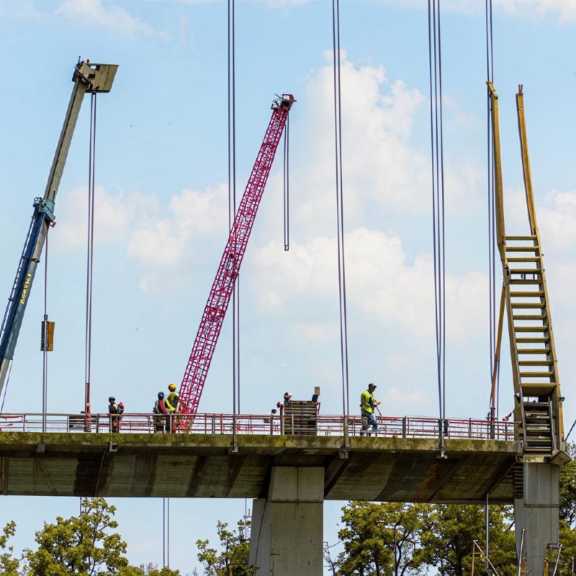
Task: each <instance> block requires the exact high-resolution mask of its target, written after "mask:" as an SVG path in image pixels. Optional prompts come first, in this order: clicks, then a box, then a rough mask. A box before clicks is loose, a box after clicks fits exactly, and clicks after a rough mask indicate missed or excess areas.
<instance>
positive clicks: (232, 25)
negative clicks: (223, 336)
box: [227, 0, 240, 447]
mask: <svg viewBox="0 0 576 576" xmlns="http://www.w3.org/2000/svg"><path fill="white" fill-rule="evenodd" d="M227 22H228V226H229V229H230V230H232V227H233V225H234V218H235V216H236V208H237V203H236V8H235V0H228V14H227ZM232 410H233V439H234V440H233V442H234V447H236V418H237V415H238V414H239V412H240V277H238V278H237V279H236V285H235V287H234V292H233V294H232Z"/></svg>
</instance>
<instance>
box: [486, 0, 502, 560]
mask: <svg viewBox="0 0 576 576" xmlns="http://www.w3.org/2000/svg"><path fill="white" fill-rule="evenodd" d="M492 8H493V5H492V0H486V8H485V18H486V26H485V28H486V80H487V82H494V36H493V31H494V26H493V23H494V19H493V11H492ZM491 108H492V99H491V98H490V95H489V94H488V92H487V95H486V157H487V158H486V170H487V172H486V187H487V194H488V268H489V272H488V276H489V281H488V289H489V297H488V299H489V314H490V383H491V391H490V412H489V417H490V420H491V421H492V422H494V421H495V420H496V419H498V416H499V411H500V406H499V404H500V372H499V370H498V368H499V365H495V364H496V347H497V345H498V344H497V342H496V338H497V336H496V333H497V327H496V308H497V303H496V180H495V178H496V174H495V170H494V148H493V146H494V141H493V139H492V130H493V129H494V127H493V126H492V113H491V112H492V109H491ZM503 297H504V293H502V295H501V298H503ZM494 370H498V374H496V378H494ZM484 515H485V518H484V520H485V522H484V523H485V531H486V535H485V538H486V570H488V558H489V554H490V500H489V497H488V494H486V505H485V507H484Z"/></svg>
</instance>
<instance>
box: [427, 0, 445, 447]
mask: <svg viewBox="0 0 576 576" xmlns="http://www.w3.org/2000/svg"><path fill="white" fill-rule="evenodd" d="M428 65H429V75H430V78H429V88H430V141H431V152H432V154H431V158H432V235H433V247H434V318H435V335H436V372H437V382H438V406H439V414H440V425H439V440H440V451H441V453H442V455H443V454H444V448H445V430H444V422H445V419H446V226H445V185H444V184H445V180H444V128H443V126H444V110H443V84H442V28H441V10H440V0H428Z"/></svg>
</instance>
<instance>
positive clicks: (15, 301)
mask: <svg viewBox="0 0 576 576" xmlns="http://www.w3.org/2000/svg"><path fill="white" fill-rule="evenodd" d="M117 68H118V66H117V65H115V64H92V63H90V61H88V60H84V61H80V62H78V64H77V65H76V67H75V68H74V75H73V77H72V81H73V82H74V87H73V89H72V95H71V96H70V102H69V103H68V109H67V110H66V116H65V118H64V125H63V126H62V131H61V132H60V138H59V139H58V145H57V147H56V152H55V154H54V160H53V161H52V167H51V168H50V174H49V176H48V182H47V183H46V189H45V191H44V196H43V197H42V198H36V199H35V200H34V213H33V214H32V221H31V223H30V227H29V229H28V234H27V236H26V242H25V243H24V250H23V251H22V255H21V257H20V262H19V264H18V269H17V271H16V277H15V279H14V284H13V285H12V291H11V292H10V297H9V299H8V305H7V307H6V311H5V312H4V318H3V320H2V327H1V329H0V396H1V395H2V390H3V388H4V386H5V384H6V379H7V377H8V373H9V372H10V366H11V364H12V359H13V358H14V350H15V348H16V344H17V342H18V335H19V334H20V327H21V326H22V320H23V319H24V312H25V311H26V304H27V303H28V296H29V295H30V289H31V287H32V282H33V281H34V275H35V273H36V268H37V266H38V263H39V262H40V256H41V255H42V249H43V248H44V242H45V241H46V235H47V234H48V228H49V227H50V226H51V225H52V224H53V223H54V202H55V199H56V193H57V192H58V188H59V186H60V181H61V179H62V173H63V172H64V165H65V164H66V158H67V157H68V150H69V149H70V142H71V141H72V136H73V134H74V129H75V128H76V123H77V121H78V115H79V113H80V107H81V105H82V100H83V99H84V95H85V94H86V93H95V92H110V90H111V88H112V83H113V82H114V77H115V75H116V70H117Z"/></svg>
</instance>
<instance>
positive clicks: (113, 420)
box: [108, 396, 120, 432]
mask: <svg viewBox="0 0 576 576" xmlns="http://www.w3.org/2000/svg"><path fill="white" fill-rule="evenodd" d="M117 414H118V404H116V398H114V396H110V397H109V398H108V415H109V417H110V422H109V425H110V432H119V430H120V426H119V420H118V416H117Z"/></svg>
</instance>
